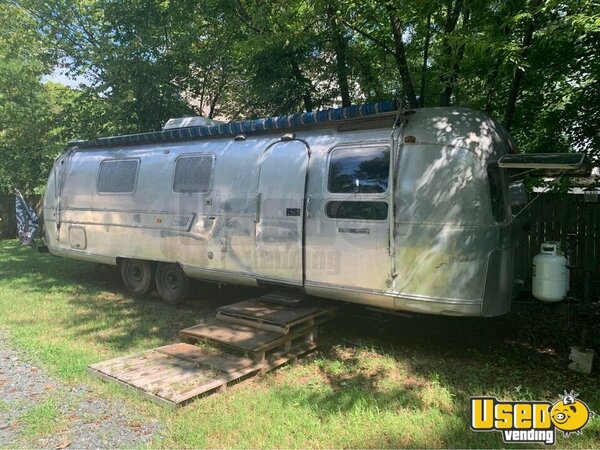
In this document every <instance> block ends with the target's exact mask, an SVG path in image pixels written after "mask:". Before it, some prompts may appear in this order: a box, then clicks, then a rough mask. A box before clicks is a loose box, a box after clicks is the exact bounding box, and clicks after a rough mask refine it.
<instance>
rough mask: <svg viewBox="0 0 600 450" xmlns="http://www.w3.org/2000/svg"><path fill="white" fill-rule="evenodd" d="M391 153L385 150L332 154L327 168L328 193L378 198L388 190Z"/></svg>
mask: <svg viewBox="0 0 600 450" xmlns="http://www.w3.org/2000/svg"><path fill="white" fill-rule="evenodd" d="M389 169H390V152H389V150H388V149H387V148H385V147H363V148H344V149H337V150H334V151H333V153H332V154H331V161H330V166H329V192H334V193H356V194H377V193H381V192H385V191H386V190H387V186H388V175H389Z"/></svg>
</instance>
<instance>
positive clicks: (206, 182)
mask: <svg viewBox="0 0 600 450" xmlns="http://www.w3.org/2000/svg"><path fill="white" fill-rule="evenodd" d="M212 166H213V157H212V156H211V155H204V156H184V157H181V158H178V159H177V163H176V165H175V180H174V181H173V191H175V192H196V193H207V192H208V190H209V189H210V181H211V176H212Z"/></svg>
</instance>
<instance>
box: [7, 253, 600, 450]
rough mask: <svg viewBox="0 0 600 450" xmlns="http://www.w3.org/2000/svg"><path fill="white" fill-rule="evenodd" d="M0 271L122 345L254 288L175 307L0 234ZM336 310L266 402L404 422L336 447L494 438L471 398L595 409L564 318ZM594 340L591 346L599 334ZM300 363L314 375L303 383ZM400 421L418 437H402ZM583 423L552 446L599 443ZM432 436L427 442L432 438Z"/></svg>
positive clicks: (595, 381)
mask: <svg viewBox="0 0 600 450" xmlns="http://www.w3.org/2000/svg"><path fill="white" fill-rule="evenodd" d="M0 280H2V283H3V284H5V285H9V286H11V287H12V288H13V289H12V290H13V291H17V292H21V293H22V294H23V296H25V297H27V296H31V297H32V298H35V299H36V300H35V301H36V302H38V304H37V306H38V307H42V306H44V305H45V304H46V302H54V301H56V302H66V306H67V307H68V309H69V312H68V313H65V314H64V315H63V316H62V317H55V318H53V320H55V321H57V323H58V324H59V325H60V327H61V328H63V329H66V330H69V332H70V333H71V335H70V336H69V339H70V340H73V341H76V340H78V339H79V340H82V341H85V340H87V339H93V340H95V341H96V342H101V343H102V344H103V345H104V346H106V347H108V348H110V349H112V350H113V351H114V352H116V353H118V354H127V353H131V352H134V351H139V350H144V349H147V348H150V346H157V345H162V344H164V343H167V342H171V341H177V340H178V335H177V333H178V331H179V330H180V329H181V328H184V327H187V326H191V325H193V324H195V323H198V322H200V321H204V320H207V319H208V318H211V317H212V316H213V315H214V310H215V308H217V307H218V306H221V305H224V304H227V303H231V302H234V301H239V300H241V299H243V298H248V297H251V296H253V295H256V293H257V291H256V290H252V289H245V288H239V287H235V288H226V289H222V290H219V289H217V288H216V287H215V286H211V285H205V284H200V283H199V284H197V285H195V290H194V292H195V293H197V295H195V298H194V299H192V300H190V301H189V302H187V303H186V304H185V305H183V306H180V307H172V306H169V305H165V304H163V303H162V302H161V301H160V300H159V299H158V298H154V297H151V296H150V297H148V298H146V299H142V300H133V299H131V298H129V297H128V296H126V295H125V294H124V293H123V290H122V287H121V283H120V280H119V276H118V273H117V272H116V271H114V270H106V269H103V270H101V271H98V270H96V268H95V266H94V265H93V264H88V263H81V262H76V261H71V260H64V259H58V258H54V257H51V256H48V255H37V254H35V253H33V252H32V251H31V250H30V249H26V248H18V247H16V246H15V245H14V244H12V243H7V242H0ZM24 306H25V305H24ZM32 307H34V305H32ZM340 313H341V314H340V315H339V316H338V318H337V319H335V320H334V321H332V322H330V323H328V324H326V325H325V326H324V327H323V330H322V333H321V344H322V346H321V349H320V351H319V353H318V354H317V355H316V357H315V359H314V360H312V361H307V362H305V363H304V365H303V366H300V367H296V368H292V369H290V370H291V373H292V374H293V375H292V378H294V376H296V375H297V376H298V378H297V379H293V380H292V381H293V382H289V380H288V381H286V382H284V383H283V384H281V385H280V386H279V387H277V386H276V387H275V388H274V389H273V391H272V392H270V393H269V395H270V396H271V398H272V400H273V401H274V402H279V403H280V404H282V405H285V406H286V408H289V407H290V405H292V407H294V408H295V407H296V406H293V405H298V407H301V408H306V409H308V410H310V411H312V412H313V413H314V415H316V416H318V418H319V420H321V422H323V423H326V422H327V421H330V420H331V418H332V417H336V416H337V417H342V419H343V420H347V421H352V420H354V421H358V420H359V419H357V418H361V417H372V420H373V423H377V420H378V417H380V416H381V417H384V416H385V417H392V418H393V417H396V416H397V417H403V418H404V419H402V420H405V422H403V421H401V420H399V421H398V422H394V421H393V420H392V419H389V420H391V422H390V423H389V426H387V425H386V426H385V427H380V428H378V427H377V426H373V427H372V430H370V429H368V428H369V427H368V426H364V425H363V431H362V432H361V433H359V434H357V435H356V436H351V437H349V438H348V439H347V440H346V441H344V442H342V443H340V444H339V446H351V447H369V448H371V447H405V446H417V447H418V446H454V447H470V446H477V447H497V446H502V445H503V444H502V441H501V439H500V436H499V435H498V434H497V433H474V432H472V431H470V430H469V428H468V423H469V419H468V417H469V410H468V408H469V397H470V396H472V395H493V396H498V397H499V398H502V399H523V400H554V399H556V398H557V396H558V395H559V394H561V393H562V392H563V391H564V390H565V389H566V390H571V389H574V390H576V391H577V392H579V393H580V398H581V399H583V400H584V401H586V402H587V403H588V405H589V406H590V407H591V408H592V409H593V410H596V411H600V387H599V386H600V383H599V382H600V377H599V376H598V373H597V371H595V372H594V373H593V374H592V375H590V376H585V375H580V374H576V373H574V372H571V371H569V370H568V369H567V368H566V366H567V363H568V358H567V355H568V353H569V347H570V346H571V345H574V344H576V343H577V341H578V329H577V325H578V324H577V322H576V321H573V320H571V319H568V318H567V319H566V318H564V317H563V316H557V315H552V314H547V313H546V314H543V315H542V314H541V311H538V312H533V313H527V314H525V313H521V314H510V315H507V316H504V317H500V318H494V319H478V318H474V319H471V318H449V317H425V316H423V317H417V318H412V319H399V318H391V319H387V320H386V321H377V320H371V319H369V317H368V316H367V315H366V314H365V313H364V312H359V314H358V315H356V314H355V310H354V309H352V308H346V307H345V306H341V311H340ZM350 313H352V314H350ZM23 320H35V319H33V318H27V317H26V318H24V319H23ZM596 339H597V338H596ZM592 345H593V346H594V347H596V348H597V345H598V342H597V340H596V341H592ZM303 370H308V371H309V372H311V373H312V374H313V375H314V376H315V377H317V380H318V382H316V383H315V384H314V385H313V384H311V383H312V382H310V380H308V381H306V380H303V379H302V371H303ZM284 411H285V409H284ZM287 411H289V410H287ZM361 420H362V419H361ZM419 421H421V422H419ZM402 426H407V427H409V428H410V427H412V428H410V429H411V430H413V431H410V433H416V431H414V430H418V429H420V433H421V434H420V435H419V436H417V437H414V436H413V437H407V436H406V435H405V430H403V429H402ZM427 427H431V429H428V428H427ZM588 428H589V429H586V430H585V431H584V434H583V436H582V437H581V438H579V437H575V438H571V440H570V441H566V440H564V441H559V444H562V445H571V443H573V442H576V439H577V440H579V439H585V441H584V443H583V444H578V445H580V446H596V447H597V445H592V444H593V443H594V442H596V443H597V442H599V441H600V430H599V428H600V427H588ZM432 434H435V439H428V437H431V436H430V435H432ZM326 442H327V441H326Z"/></svg>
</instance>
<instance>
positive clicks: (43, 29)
mask: <svg viewBox="0 0 600 450" xmlns="http://www.w3.org/2000/svg"><path fill="white" fill-rule="evenodd" d="M599 11H600V8H598V4H597V2H596V1H595V0H561V1H559V0H508V1H500V0H426V1H423V0H406V1H403V2H399V1H397V0H366V1H365V0H362V1H357V0H335V1H325V0H315V1H307V0H296V1H293V2H289V1H282V0H273V1H269V2H264V1H259V0H219V1H218V0H202V1H200V0H179V1H169V0H130V1H127V2H123V1H118V0H69V1H67V0H49V1H46V2H39V1H37V0H10V1H8V2H4V3H2V4H0V124H1V125H0V152H2V160H3V164H2V165H1V166H0V191H6V190H7V189H10V188H11V187H12V186H14V185H18V186H19V187H21V188H24V189H25V190H32V189H34V188H36V187H39V186H40V185H41V184H42V183H43V179H44V177H45V174H46V172H47V170H48V167H49V164H50V163H51V161H52V159H53V157H54V156H55V155H56V153H57V152H59V151H60V148H61V147H62V146H63V145H64V143H65V141H66V140H68V139H71V138H90V137H94V136H99V135H107V134H113V133H130V132H140V131H150V130H157V129H160V128H161V126H162V125H163V124H164V123H165V122H166V120H168V119H169V118H170V117H176V116H184V115H203V116H207V117H211V118H213V117H218V118H225V119H237V118H249V117H257V116H268V115H275V114H285V113H291V112H296V111H299V110H313V109H318V108H324V107H331V106H340V105H348V104H352V103H362V102H370V101H378V100H382V99H389V98H401V99H405V100H407V101H412V100H411V99H413V100H414V99H415V98H416V97H415V96H419V97H420V98H419V99H418V101H419V103H420V104H421V105H424V106H438V105H459V106H468V107H472V108H475V109H480V110H483V111H485V112H487V113H488V114H489V115H491V116H492V117H495V118H496V119H497V120H499V121H502V122H504V123H505V124H506V125H508V126H509V127H510V129H511V132H512V133H513V135H514V137H515V138H516V140H517V142H518V144H519V146H520V148H521V150H524V151H527V152H533V151H536V152H537V151H568V150H570V151H572V150H577V151H585V152H587V153H588V154H590V155H591V156H593V157H595V158H598V156H599V153H600V137H599V136H600V133H598V131H597V130H598V128H599V126H600V102H598V100H597V99H598V98H599V97H600V80H599V77H600V62H599V61H600V55H599V53H600V50H599V49H600V12H599ZM425 55H427V56H425ZM59 66H60V67H62V68H64V69H65V70H66V71H67V72H68V73H69V74H70V75H71V76H73V77H76V76H85V77H86V79H87V80H89V83H88V84H89V86H81V87H80V88H78V89H70V90H69V89H66V88H61V87H59V86H55V85H50V84H44V83H42V82H41V80H42V77H43V75H46V74H48V73H50V72H52V70H53V69H54V68H55V67H59ZM411 92H412V93H411Z"/></svg>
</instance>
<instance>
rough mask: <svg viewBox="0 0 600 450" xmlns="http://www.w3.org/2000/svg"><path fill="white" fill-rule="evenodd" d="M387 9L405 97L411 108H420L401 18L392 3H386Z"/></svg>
mask: <svg viewBox="0 0 600 450" xmlns="http://www.w3.org/2000/svg"><path fill="white" fill-rule="evenodd" d="M386 8H387V10H388V14H389V16H390V23H391V25H392V33H393V35H394V58H395V60H396V66H398V72H400V79H401V80H402V87H403V89H404V95H405V96H406V99H407V101H408V106H409V107H410V108H418V107H419V102H418V101H417V95H416V94H415V88H414V86H413V83H412V79H411V77H410V71H409V70H408V62H407V61H406V49H405V47H404V41H403V40H402V34H403V29H402V24H401V23H400V18H399V17H398V14H397V12H396V10H395V9H394V7H393V6H392V5H391V4H390V3H386Z"/></svg>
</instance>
